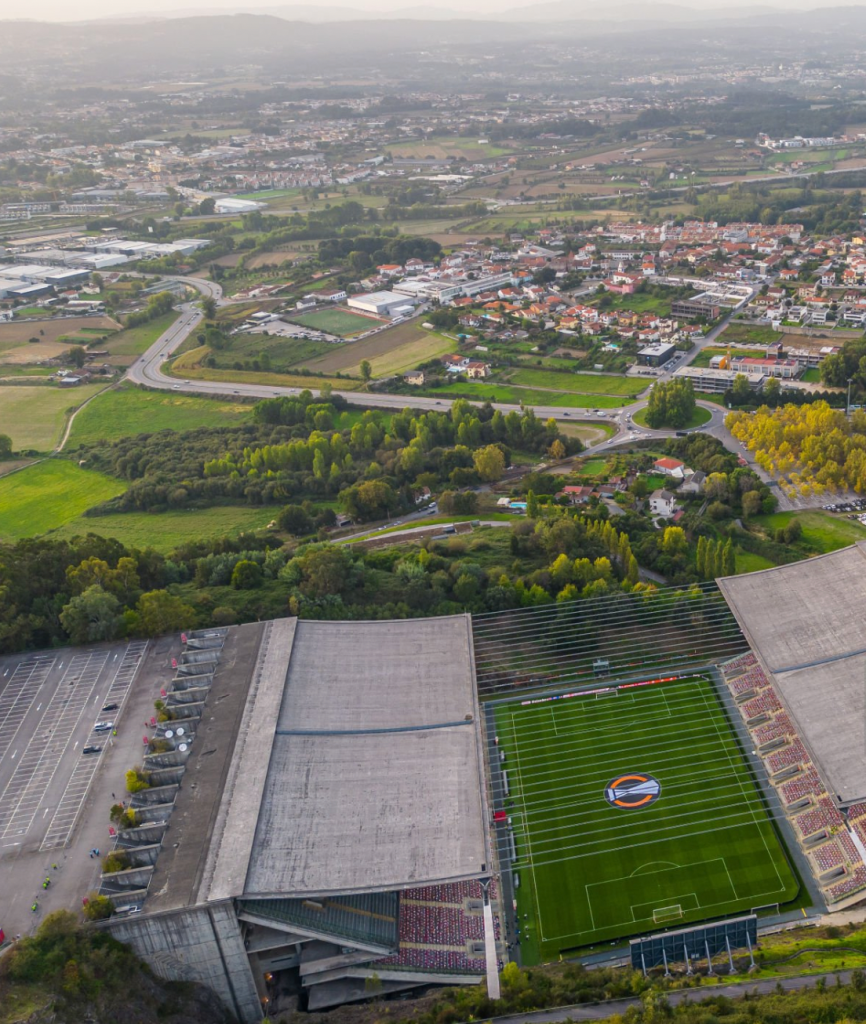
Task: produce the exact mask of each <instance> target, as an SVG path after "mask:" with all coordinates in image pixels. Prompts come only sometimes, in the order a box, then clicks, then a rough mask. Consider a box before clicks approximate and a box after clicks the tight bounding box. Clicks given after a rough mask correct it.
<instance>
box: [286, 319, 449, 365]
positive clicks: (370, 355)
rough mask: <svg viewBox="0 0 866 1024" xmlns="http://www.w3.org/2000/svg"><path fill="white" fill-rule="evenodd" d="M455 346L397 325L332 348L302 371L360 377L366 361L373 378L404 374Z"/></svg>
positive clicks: (432, 334) (439, 337) (421, 330)
mask: <svg viewBox="0 0 866 1024" xmlns="http://www.w3.org/2000/svg"><path fill="white" fill-rule="evenodd" d="M456 348H457V342H456V341H454V340H452V339H451V338H447V337H445V336H444V335H442V334H438V333H437V332H436V331H428V330H425V329H424V328H423V327H420V326H419V325H418V324H417V323H408V324H400V325H398V326H397V327H392V328H391V329H390V330H387V331H382V332H381V333H379V334H374V335H373V336H372V337H371V338H364V339H363V340H362V341H356V342H352V343H351V344H347V345H340V346H337V347H334V348H333V349H332V351H330V352H329V353H328V354H327V355H325V356H321V357H320V358H317V359H311V360H310V361H309V362H307V363H305V364H304V365H305V367H306V368H307V369H309V370H313V371H314V372H315V373H337V372H340V373H346V374H349V375H350V376H355V377H359V376H360V375H361V361H362V360H363V359H366V360H368V361H369V363H370V366H371V367H372V370H373V376H374V377H385V376H388V375H390V374H396V373H405V372H406V371H407V370H412V369H414V368H415V367H416V366H418V365H419V364H420V363H423V362H426V361H427V360H428V359H435V358H436V357H437V356H444V355H446V354H447V353H448V352H454V351H455V350H456Z"/></svg>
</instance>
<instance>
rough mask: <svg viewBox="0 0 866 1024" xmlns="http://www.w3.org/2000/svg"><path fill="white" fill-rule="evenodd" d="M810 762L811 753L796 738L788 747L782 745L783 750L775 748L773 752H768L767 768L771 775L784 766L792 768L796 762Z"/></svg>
mask: <svg viewBox="0 0 866 1024" xmlns="http://www.w3.org/2000/svg"><path fill="white" fill-rule="evenodd" d="M808 763H809V755H808V754H807V753H806V748H805V747H804V746H803V744H802V743H801V742H800V740H799V739H795V740H794V742H793V743H789V744H788V746H787V747H782V749H781V750H774V751H773V753H772V754H768V755H767V757H766V764H767V770H768V771H769V772H770V774H771V775H775V774H776V772H780V771H781V770H782V769H783V768H790V766H791V765H794V764H803V765H805V764H808Z"/></svg>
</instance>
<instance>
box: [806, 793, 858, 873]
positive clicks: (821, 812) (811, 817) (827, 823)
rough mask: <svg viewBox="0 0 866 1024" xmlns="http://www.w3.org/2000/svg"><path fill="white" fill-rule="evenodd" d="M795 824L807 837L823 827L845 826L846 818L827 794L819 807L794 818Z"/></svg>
mask: <svg viewBox="0 0 866 1024" xmlns="http://www.w3.org/2000/svg"><path fill="white" fill-rule="evenodd" d="M794 824H795V825H796V826H797V830H798V831H799V833H800V835H801V836H803V837H804V838H805V837H806V836H811V835H813V834H814V833H815V832H819V831H820V830H821V829H822V828H825V829H828V830H829V829H831V828H841V827H844V824H845V820H844V818H843V817H842V815H841V814H840V813H839V812H838V811H837V810H836V808H835V807H834V805H833V803H832V801H831V800H830V798H829V797H826V796H825V797H822V798H821V800H820V801H819V803H818V806H817V807H811V808H809V810H808V811H805V812H804V813H803V814H798V815H797V817H796V818H794ZM859 859H860V858H859V857H858V858H857V860H858V861H859Z"/></svg>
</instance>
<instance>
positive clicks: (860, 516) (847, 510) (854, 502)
mask: <svg viewBox="0 0 866 1024" xmlns="http://www.w3.org/2000/svg"><path fill="white" fill-rule="evenodd" d="M822 508H823V509H824V511H825V512H838V513H841V514H843V515H845V516H846V518H848V519H856V520H857V522H859V523H863V524H864V525H866V498H852V499H851V500H850V501H840V502H838V503H836V504H835V505H823V506H822Z"/></svg>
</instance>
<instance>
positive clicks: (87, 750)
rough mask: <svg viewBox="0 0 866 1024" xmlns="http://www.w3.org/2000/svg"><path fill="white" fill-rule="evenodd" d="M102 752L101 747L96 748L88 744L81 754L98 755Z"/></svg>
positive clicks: (94, 745) (92, 744)
mask: <svg viewBox="0 0 866 1024" xmlns="http://www.w3.org/2000/svg"><path fill="white" fill-rule="evenodd" d="M100 750H102V747H98V746H97V745H96V744H95V743H88V744H87V746H86V747H85V748H84V749H83V750H82V751H81V753H82V754H98V753H99V752H100Z"/></svg>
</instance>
